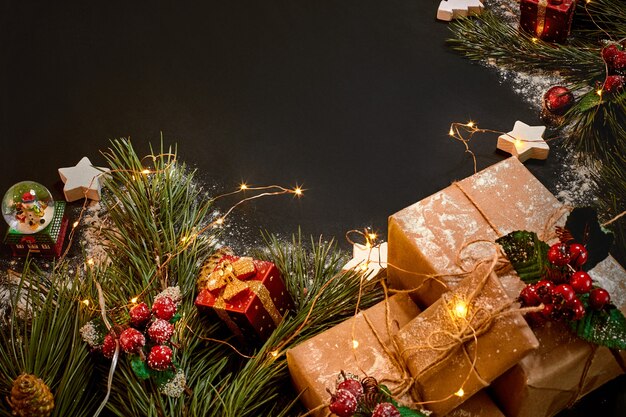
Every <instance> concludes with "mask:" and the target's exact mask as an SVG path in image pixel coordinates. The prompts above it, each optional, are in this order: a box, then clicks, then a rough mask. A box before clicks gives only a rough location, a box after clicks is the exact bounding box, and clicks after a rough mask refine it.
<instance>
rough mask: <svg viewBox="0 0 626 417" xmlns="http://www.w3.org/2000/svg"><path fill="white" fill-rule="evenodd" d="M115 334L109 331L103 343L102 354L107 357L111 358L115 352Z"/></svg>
mask: <svg viewBox="0 0 626 417" xmlns="http://www.w3.org/2000/svg"><path fill="white" fill-rule="evenodd" d="M115 345H116V342H115V336H113V334H112V333H108V334H107V335H106V336H104V342H103V343H102V354H103V355H104V357H105V358H107V359H111V358H113V355H114V354H115Z"/></svg>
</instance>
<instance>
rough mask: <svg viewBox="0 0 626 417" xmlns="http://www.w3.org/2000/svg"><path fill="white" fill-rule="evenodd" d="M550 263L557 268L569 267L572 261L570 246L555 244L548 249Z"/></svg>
mask: <svg viewBox="0 0 626 417" xmlns="http://www.w3.org/2000/svg"><path fill="white" fill-rule="evenodd" d="M548 261H550V263H552V264H554V265H556V266H564V265H567V264H568V263H569V261H570V253H569V250H568V246H567V245H566V244H564V243H560V242H559V243H555V244H554V245H552V246H550V249H548Z"/></svg>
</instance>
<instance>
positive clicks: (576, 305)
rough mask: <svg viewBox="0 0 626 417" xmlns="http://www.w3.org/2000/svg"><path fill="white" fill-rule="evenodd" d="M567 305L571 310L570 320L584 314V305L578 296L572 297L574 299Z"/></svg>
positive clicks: (578, 318) (579, 317)
mask: <svg viewBox="0 0 626 417" xmlns="http://www.w3.org/2000/svg"><path fill="white" fill-rule="evenodd" d="M568 307H569V309H570V312H571V314H570V316H571V317H570V319H571V320H580V319H582V318H583V317H584V316H585V306H584V305H583V303H582V302H581V301H580V299H579V298H578V297H574V299H573V300H572V301H570V302H569V304H568Z"/></svg>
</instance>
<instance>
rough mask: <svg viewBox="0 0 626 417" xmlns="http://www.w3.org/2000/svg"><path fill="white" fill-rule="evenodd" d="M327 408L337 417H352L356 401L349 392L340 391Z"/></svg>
mask: <svg viewBox="0 0 626 417" xmlns="http://www.w3.org/2000/svg"><path fill="white" fill-rule="evenodd" d="M328 408H329V409H330V411H331V412H332V413H335V414H337V415H338V416H339V417H352V415H353V414H354V413H355V411H356V408H357V400H356V397H355V396H354V395H353V394H352V393H351V392H350V391H348V390H345V389H340V390H337V392H336V393H335V395H333V397H332V399H331V402H330V405H329V406H328Z"/></svg>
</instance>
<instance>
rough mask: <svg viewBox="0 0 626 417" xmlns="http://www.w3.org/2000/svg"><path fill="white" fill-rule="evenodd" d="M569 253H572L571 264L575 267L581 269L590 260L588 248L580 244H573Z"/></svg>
mask: <svg viewBox="0 0 626 417" xmlns="http://www.w3.org/2000/svg"><path fill="white" fill-rule="evenodd" d="M569 253H570V258H571V259H570V264H571V265H572V266H575V267H581V266H583V265H584V264H585V263H586V262H587V259H589V253H588V252H587V248H585V245H582V244H580V243H572V244H571V245H569Z"/></svg>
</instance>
